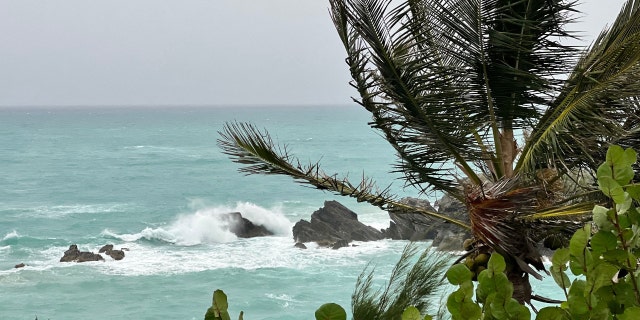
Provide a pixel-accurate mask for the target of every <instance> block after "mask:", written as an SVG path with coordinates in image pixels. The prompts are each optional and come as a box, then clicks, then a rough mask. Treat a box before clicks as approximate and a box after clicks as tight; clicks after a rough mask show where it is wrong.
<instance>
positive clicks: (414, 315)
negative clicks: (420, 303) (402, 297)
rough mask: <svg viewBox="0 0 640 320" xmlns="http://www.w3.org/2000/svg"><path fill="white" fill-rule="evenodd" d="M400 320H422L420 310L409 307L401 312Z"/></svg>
mask: <svg viewBox="0 0 640 320" xmlns="http://www.w3.org/2000/svg"><path fill="white" fill-rule="evenodd" d="M402 320H423V319H422V315H420V310H418V308H416V307H414V306H409V307H407V308H406V309H404V311H403V312H402Z"/></svg>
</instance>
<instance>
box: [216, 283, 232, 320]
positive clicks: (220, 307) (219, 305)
mask: <svg viewBox="0 0 640 320" xmlns="http://www.w3.org/2000/svg"><path fill="white" fill-rule="evenodd" d="M212 308H213V309H214V310H213V312H214V315H215V316H216V317H217V318H220V319H221V320H231V317H230V316H229V312H228V311H227V309H228V308H229V304H228V303H227V295H226V294H225V293H224V291H222V290H220V289H218V290H216V291H214V292H213V305H212Z"/></svg>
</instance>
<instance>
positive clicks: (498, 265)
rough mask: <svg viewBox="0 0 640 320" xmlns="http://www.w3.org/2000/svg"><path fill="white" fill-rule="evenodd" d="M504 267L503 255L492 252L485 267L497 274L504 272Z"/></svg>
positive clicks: (505, 265)
mask: <svg viewBox="0 0 640 320" xmlns="http://www.w3.org/2000/svg"><path fill="white" fill-rule="evenodd" d="M506 268H507V264H506V263H505V261H504V257H503V256H501V255H500V254H498V253H495V252H494V253H493V254H492V255H491V258H489V262H488V263H487V269H492V270H493V272H494V273H495V274H498V273H502V272H504V270H505V269H506Z"/></svg>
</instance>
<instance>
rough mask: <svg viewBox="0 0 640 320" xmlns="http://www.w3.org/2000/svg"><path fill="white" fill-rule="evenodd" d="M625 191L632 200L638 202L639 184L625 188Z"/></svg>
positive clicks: (639, 196)
mask: <svg viewBox="0 0 640 320" xmlns="http://www.w3.org/2000/svg"><path fill="white" fill-rule="evenodd" d="M625 190H626V191H627V193H629V196H630V197H631V198H632V199H633V200H636V201H640V184H634V185H630V186H627V187H626V188H625Z"/></svg>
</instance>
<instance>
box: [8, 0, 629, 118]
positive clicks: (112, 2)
mask: <svg viewBox="0 0 640 320" xmlns="http://www.w3.org/2000/svg"><path fill="white" fill-rule="evenodd" d="M583 2H584V3H583V4H582V5H580V6H579V7H578V8H579V9H580V10H581V11H583V12H584V15H585V16H584V17H583V18H582V23H581V24H580V25H576V26H574V27H573V28H574V29H579V30H585V31H586V33H587V34H586V37H585V38H587V39H588V40H591V39H593V37H594V36H595V35H597V34H598V33H599V31H600V30H602V28H603V27H604V26H605V25H606V24H607V23H610V22H612V21H613V19H614V18H615V16H616V15H617V13H618V11H619V9H620V7H621V6H622V3H623V2H624V1H623V0H607V1H604V0H584V1H583ZM327 8H328V1H327V0H182V1H178V0H108V1H107V0H104V1H94V0H58V1H48V0H0V106H20V105H39V106H42V105H74V106H90V105H265V104H266V105H274V104H287V105H298V104H303V105H318V104H344V103H350V96H352V95H354V94H355V92H354V91H352V89H351V88H350V87H349V85H348V81H349V75H348V72H347V67H346V65H345V63H344V57H345V53H344V50H343V48H342V47H341V44H340V42H339V40H338V37H337V35H336V33H335V31H334V29H333V25H332V24H331V20H330V18H329V14H328V12H327Z"/></svg>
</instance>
